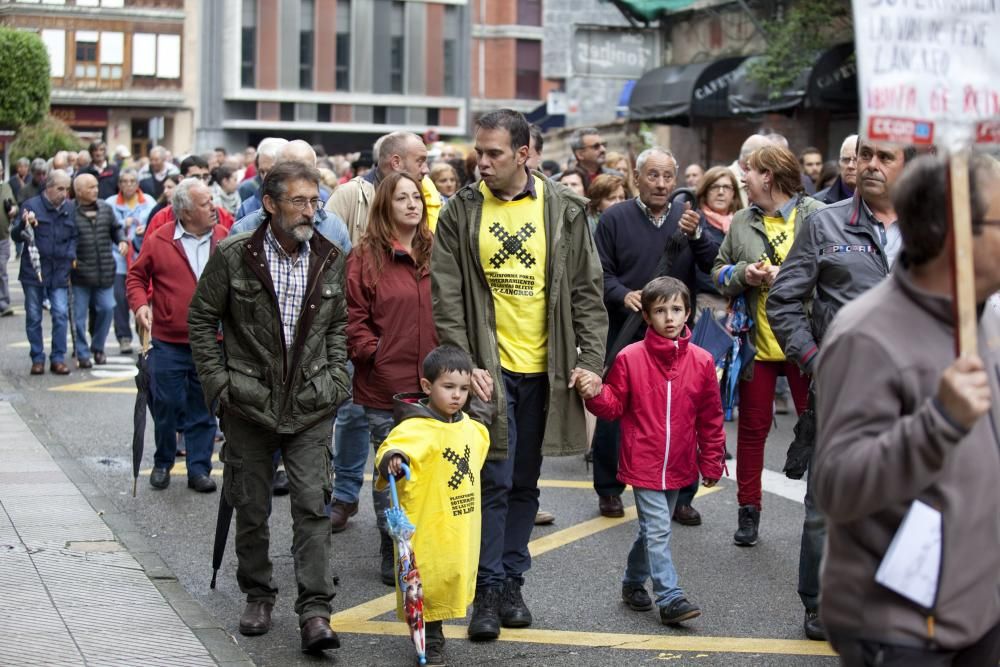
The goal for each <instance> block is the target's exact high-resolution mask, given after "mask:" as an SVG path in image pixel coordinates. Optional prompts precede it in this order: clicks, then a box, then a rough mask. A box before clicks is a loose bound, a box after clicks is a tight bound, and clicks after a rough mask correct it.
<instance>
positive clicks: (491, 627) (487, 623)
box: [468, 588, 500, 642]
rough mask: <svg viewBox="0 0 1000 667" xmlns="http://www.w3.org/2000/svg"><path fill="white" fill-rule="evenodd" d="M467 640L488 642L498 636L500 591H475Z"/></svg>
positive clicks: (489, 589) (491, 589) (493, 589)
mask: <svg viewBox="0 0 1000 667" xmlns="http://www.w3.org/2000/svg"><path fill="white" fill-rule="evenodd" d="M468 634H469V639H471V640H472V641H474V642H481V641H489V640H491V639H496V638H497V637H499V636H500V590H499V589H496V588H482V589H477V590H476V599H475V600H473V601H472V620H470V621H469V630H468Z"/></svg>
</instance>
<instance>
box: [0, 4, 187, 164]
mask: <svg viewBox="0 0 1000 667" xmlns="http://www.w3.org/2000/svg"><path fill="white" fill-rule="evenodd" d="M191 1H192V0H189V2H191ZM188 13H189V12H185V0H0V23H3V24H4V25H8V26H11V27H14V28H18V29H21V30H30V31H34V32H37V33H38V34H39V35H40V37H41V38H42V41H43V42H44V44H45V46H46V48H47V50H48V52H49V61H50V77H51V80H52V94H51V113H52V114H53V115H55V116H57V117H59V118H61V119H62V120H63V121H65V122H66V123H67V124H68V125H69V126H70V127H71V128H73V129H74V130H76V131H77V132H78V133H79V134H80V135H81V137H83V138H85V139H96V138H103V139H104V140H105V141H107V143H108V144H109V146H110V148H111V149H112V150H114V149H116V148H117V147H118V146H125V147H126V148H127V149H129V151H130V152H131V153H132V154H133V155H137V156H141V155H145V154H146V153H147V152H148V150H149V148H150V147H151V145H152V144H154V143H156V142H158V141H159V142H162V143H164V144H166V145H168V146H176V147H178V149H180V150H183V149H184V148H189V147H191V146H192V140H193V136H194V112H193V109H192V105H191V103H190V100H189V98H188V97H186V94H185V90H186V89H191V88H194V89H196V88H197V81H196V80H193V79H196V73H195V76H194V77H192V76H191V74H190V73H189V71H188V68H186V67H185V66H184V55H185V52H186V50H187V45H186V44H185V31H186V14H188ZM189 79H191V80H189Z"/></svg>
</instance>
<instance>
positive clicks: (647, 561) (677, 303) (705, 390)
mask: <svg viewBox="0 0 1000 667" xmlns="http://www.w3.org/2000/svg"><path fill="white" fill-rule="evenodd" d="M690 313H691V294H690V293H689V292H688V289H687V287H686V286H685V285H684V283H682V282H681V281H680V280H677V279H676V278H670V277H663V278H656V279H654V280H652V281H650V282H649V284H647V285H646V287H645V288H643V290H642V318H643V319H644V320H645V321H646V324H647V325H648V328H647V329H646V337H645V339H644V340H642V341H640V342H638V343H633V344H632V345H629V346H628V347H626V348H625V349H624V350H622V351H621V353H620V354H619V355H618V357H617V358H616V359H615V361H614V363H613V364H612V366H611V370H610V372H609V373H608V377H607V379H606V381H605V382H604V383H603V384H602V383H601V382H600V381H599V380H596V379H595V380H593V381H592V382H586V381H581V382H580V383H579V384H578V385H577V389H578V390H579V391H580V393H581V395H582V396H583V397H584V398H586V399H588V400H587V409H589V410H590V411H591V412H593V413H594V414H595V415H597V416H598V417H599V418H601V419H607V420H614V419H620V420H621V447H620V449H619V453H618V479H619V481H621V482H623V483H625V484H631V485H632V490H633V493H634V494H635V506H636V510H637V512H638V515H639V535H638V536H637V537H636V539H635V542H634V543H633V544H632V550H631V551H630V552H629V555H628V563H627V565H626V566H625V576H624V578H623V579H622V600H623V601H624V602H625V603H626V604H627V605H628V606H629V607H631V608H632V609H634V610H636V611H647V610H649V609H652V608H653V602H652V600H650V598H649V595H648V594H647V593H646V588H645V585H646V580H647V579H652V581H653V593H654V594H655V595H656V606H657V607H659V609H660V621H661V622H662V623H664V624H666V625H674V624H678V623H681V622H682V621H687V620H690V619H693V618H696V617H697V616H700V615H701V610H700V609H699V608H698V607H697V606H695V605H693V604H691V603H690V602H688V600H687V598H686V597H685V596H684V591H683V590H681V588H680V586H679V585H678V583H677V571H676V570H675V569H674V564H673V559H672V557H671V555H670V518H671V517H672V516H673V513H674V506H675V505H676V503H677V493H678V491H679V490H680V489H682V488H684V487H685V486H687V485H689V484H691V483H692V482H695V481H696V480H697V479H698V474H699V472H700V473H701V477H702V484H703V485H704V486H706V487H712V486H715V484H716V483H717V482H718V481H719V478H720V477H721V476H722V467H723V458H724V456H725V451H726V434H725V430H724V428H723V418H722V401H721V399H720V398H719V383H718V380H717V379H716V374H715V362H714V361H713V359H712V356H711V355H710V354H709V353H708V352H706V351H705V350H703V349H701V348H700V347H698V346H696V345H691V343H690V340H691V332H690V330H688V328H687V326H686V324H685V323H686V322H687V319H688V316H689V315H690Z"/></svg>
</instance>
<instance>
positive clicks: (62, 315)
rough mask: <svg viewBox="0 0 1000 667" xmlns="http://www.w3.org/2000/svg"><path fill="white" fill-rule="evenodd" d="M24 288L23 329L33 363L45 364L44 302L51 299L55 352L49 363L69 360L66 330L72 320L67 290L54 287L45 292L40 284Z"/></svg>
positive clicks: (51, 354)
mask: <svg viewBox="0 0 1000 667" xmlns="http://www.w3.org/2000/svg"><path fill="white" fill-rule="evenodd" d="M21 287H22V288H23V289H24V314H25V317H24V329H25V332H26V333H27V334H28V344H29V346H30V348H31V363H33V364H44V363H45V343H44V339H43V338H42V301H44V300H45V299H46V298H48V299H49V302H50V304H51V308H50V310H49V315H50V317H51V318H52V350H51V352H50V354H49V360H50V361H51V362H52V363H54V364H55V363H65V361H66V327H67V324H68V321H69V309H68V305H67V302H66V297H67V294H68V291H69V290H68V289H67V288H65V287H55V288H53V289H45V288H44V287H40V286H38V285H25V284H24V283H23V282H22V283H21Z"/></svg>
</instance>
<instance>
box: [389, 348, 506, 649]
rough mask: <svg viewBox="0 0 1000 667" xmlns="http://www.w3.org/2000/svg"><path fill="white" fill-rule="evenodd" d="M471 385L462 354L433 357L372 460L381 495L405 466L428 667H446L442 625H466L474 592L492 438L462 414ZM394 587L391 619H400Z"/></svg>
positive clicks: (403, 496)
mask: <svg viewBox="0 0 1000 667" xmlns="http://www.w3.org/2000/svg"><path fill="white" fill-rule="evenodd" d="M471 382H472V360H471V359H470V358H469V355H468V354H467V353H466V352H465V351H463V350H460V349H459V348H457V347H452V346H448V345H442V346H441V347H438V348H436V349H434V350H432V351H431V353H430V354H428V355H427V358H426V359H424V365H423V377H422V378H421V379H420V386H421V388H422V389H423V390H424V394H400V395H398V396H396V408H395V418H396V427H395V428H393V429H392V431H391V432H390V433H389V437H387V438H386V439H385V441H384V442H383V443H382V446H381V447H379V449H378V452H377V453H376V454H375V466H376V468H378V471H379V478H378V479H377V480H376V482H375V488H376V489H380V490H381V489H385V488H386V486H387V485H388V478H389V475H393V476H394V477H396V479H400V478H401V477H402V468H401V465H400V464H402V463H406V464H407V465H409V466H410V479H409V480H404V481H403V482H402V483H400V485H399V504H400V505H401V506H402V507H403V509H404V510H405V511H406V514H407V516H408V517H409V519H410V521H411V522H412V523H413V524H414V525H415V526H416V531H415V532H414V534H413V540H412V544H413V553H414V554H415V555H416V558H417V562H418V563H420V578H421V580H422V584H423V592H424V610H423V618H424V623H425V625H424V627H425V632H426V638H427V639H426V658H427V664H428V665H443V664H445V661H444V630H443V628H442V624H441V621H442V620H444V619H447V618H465V615H466V611H467V609H468V606H469V605H470V604H472V600H473V598H474V597H475V593H476V571H477V568H478V565H479V536H480V530H481V517H480V502H481V501H480V495H479V471H480V470H481V469H482V467H483V462H484V461H485V460H486V452H487V450H488V449H489V446H490V438H489V432H488V431H487V430H486V427H485V426H483V424H481V423H479V422H477V421H474V420H473V419H472V418H470V417H469V416H468V415H466V414H465V413H463V412H462V408H463V407H464V406H465V404H466V402H467V401H468V398H469V387H470V384H471ZM474 402H476V401H475V399H474ZM396 583H397V586H396V614H397V616H398V617H399V618H400V619H401V620H404V619H405V615H404V613H403V604H404V600H403V595H402V593H401V591H400V590H399V586H398V584H399V582H398V581H397V582H396Z"/></svg>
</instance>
